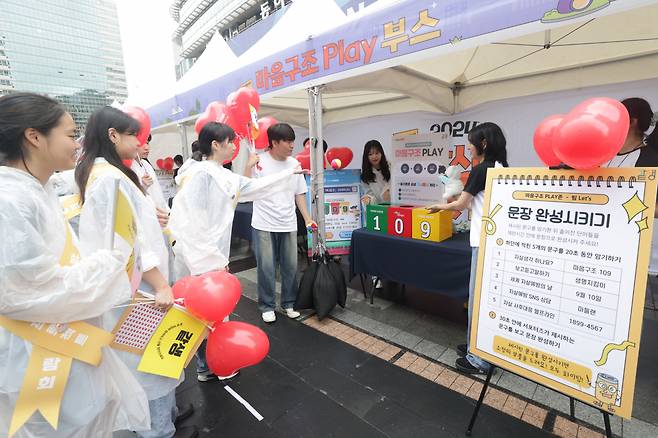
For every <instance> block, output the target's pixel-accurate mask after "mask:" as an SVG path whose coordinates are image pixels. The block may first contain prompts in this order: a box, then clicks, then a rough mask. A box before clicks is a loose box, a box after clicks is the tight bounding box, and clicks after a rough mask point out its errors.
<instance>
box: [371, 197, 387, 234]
mask: <svg viewBox="0 0 658 438" xmlns="http://www.w3.org/2000/svg"><path fill="white" fill-rule="evenodd" d="M388 208H389V205H388V204H369V205H367V206H366V228H368V229H369V230H372V231H377V232H380V233H384V234H386V233H388Z"/></svg>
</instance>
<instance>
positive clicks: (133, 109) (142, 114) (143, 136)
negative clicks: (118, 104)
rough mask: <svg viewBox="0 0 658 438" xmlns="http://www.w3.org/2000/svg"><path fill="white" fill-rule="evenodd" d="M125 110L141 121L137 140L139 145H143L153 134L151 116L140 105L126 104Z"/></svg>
mask: <svg viewBox="0 0 658 438" xmlns="http://www.w3.org/2000/svg"><path fill="white" fill-rule="evenodd" d="M123 112H124V113H126V114H128V115H129V116H130V117H132V118H133V119H135V120H137V122H138V123H139V131H137V140H139V145H140V146H143V145H144V144H145V143H146V140H148V138H149V135H151V118H150V117H149V115H148V114H147V113H146V111H144V110H143V109H142V108H140V107H138V106H126V107H124V108H123Z"/></svg>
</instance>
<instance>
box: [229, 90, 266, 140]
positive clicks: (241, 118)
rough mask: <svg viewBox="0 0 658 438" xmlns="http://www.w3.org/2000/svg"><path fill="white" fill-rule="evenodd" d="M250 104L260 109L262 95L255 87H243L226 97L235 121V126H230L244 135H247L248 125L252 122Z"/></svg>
mask: <svg viewBox="0 0 658 438" xmlns="http://www.w3.org/2000/svg"><path fill="white" fill-rule="evenodd" d="M249 105H251V106H253V107H254V108H255V109H256V111H258V110H259V109H260V97H259V96H258V92H257V91H256V90H254V89H253V88H249V87H242V88H240V89H238V90H237V91H234V92H233V93H231V94H229V95H228V97H227V98H226V109H227V112H228V114H230V115H231V117H232V118H233V121H234V122H235V126H233V125H230V126H231V127H232V128H233V129H234V130H235V132H240V133H241V134H242V135H243V136H246V135H247V125H248V124H249V122H251V111H250V110H249ZM243 131H244V132H243Z"/></svg>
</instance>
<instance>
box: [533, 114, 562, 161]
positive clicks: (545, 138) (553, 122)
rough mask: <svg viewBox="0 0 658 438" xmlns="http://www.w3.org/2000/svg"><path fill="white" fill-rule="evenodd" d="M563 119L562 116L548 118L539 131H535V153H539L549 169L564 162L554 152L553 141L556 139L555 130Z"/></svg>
mask: <svg viewBox="0 0 658 438" xmlns="http://www.w3.org/2000/svg"><path fill="white" fill-rule="evenodd" d="M563 118H564V116H562V115H553V116H549V117H546V118H545V119H544V120H542V121H541V123H540V124H539V126H537V129H535V135H534V137H533V139H532V143H533V144H534V145H535V152H537V155H538V156H539V158H540V159H541V160H542V162H543V163H544V164H545V165H547V166H549V167H551V166H558V165H559V164H560V163H561V162H562V161H560V159H559V158H558V157H557V156H556V155H555V152H554V151H553V139H554V137H555V135H554V134H555V129H556V128H557V126H558V125H559V124H560V123H561V122H562V119H563Z"/></svg>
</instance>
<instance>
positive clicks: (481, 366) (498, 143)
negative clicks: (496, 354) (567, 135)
mask: <svg viewBox="0 0 658 438" xmlns="http://www.w3.org/2000/svg"><path fill="white" fill-rule="evenodd" d="M468 141H469V145H468V148H469V151H470V153H471V157H472V159H473V160H477V161H479V164H478V165H476V166H473V169H472V170H471V174H470V175H469V176H468V180H467V181H466V185H465V186H464V191H463V192H462V193H461V195H460V196H459V198H458V199H457V200H454V201H452V202H449V203H447V204H435V205H431V206H429V207H427V209H428V210H429V211H430V212H431V213H436V212H438V211H440V210H459V211H461V210H465V209H467V208H470V209H471V236H470V241H471V250H472V251H471V252H472V256H471V277H470V282H469V286H468V333H467V338H466V342H467V343H466V344H462V345H458V346H457V352H458V353H459V355H460V356H462V357H460V358H459V359H457V361H456V362H455V367H456V368H457V369H458V370H460V371H462V372H465V373H470V374H478V373H482V374H486V373H487V372H488V371H489V366H490V365H489V364H488V363H487V362H486V361H484V360H482V359H480V358H479V357H477V356H475V355H473V354H471V353H470V352H469V348H468V340H469V339H470V338H471V318H472V312H473V292H474V290H475V276H476V272H477V271H476V269H477V263H478V248H479V246H480V230H481V228H482V206H483V203H484V187H485V183H486V181H487V170H488V169H491V168H493V167H501V166H503V167H507V149H506V147H505V146H506V144H507V141H506V140H505V135H504V134H503V131H502V130H501V129H500V127H499V126H498V125H496V124H495V123H491V122H486V123H482V124H480V125H477V126H476V127H475V128H473V130H472V131H471V132H470V133H469V134H468Z"/></svg>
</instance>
